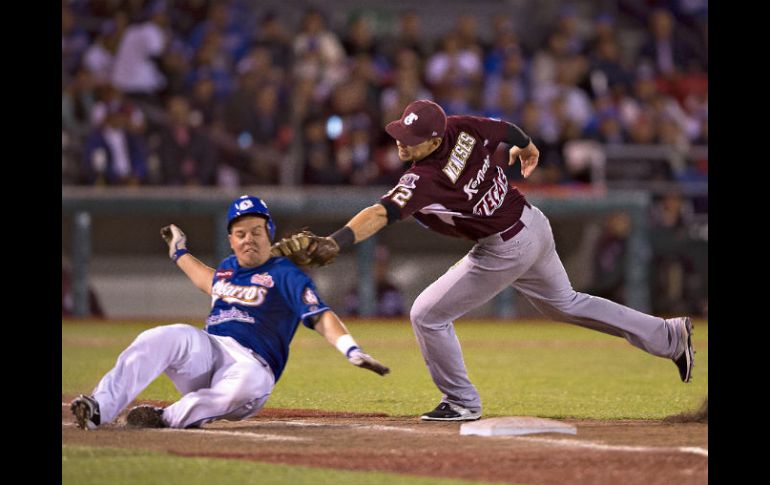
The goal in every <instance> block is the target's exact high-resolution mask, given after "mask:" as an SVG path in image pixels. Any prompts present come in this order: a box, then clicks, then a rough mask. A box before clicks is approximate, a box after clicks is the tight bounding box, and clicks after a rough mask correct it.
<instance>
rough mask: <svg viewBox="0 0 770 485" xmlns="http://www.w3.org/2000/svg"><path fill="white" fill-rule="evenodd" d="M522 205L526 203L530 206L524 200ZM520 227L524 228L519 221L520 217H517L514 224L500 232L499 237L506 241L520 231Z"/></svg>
mask: <svg viewBox="0 0 770 485" xmlns="http://www.w3.org/2000/svg"><path fill="white" fill-rule="evenodd" d="M524 205H526V206H527V207H529V208H531V207H532V206H531V205H529V202H526V201H525V202H524ZM522 229H524V223H523V222H521V219H519V220H518V221H516V224H514V225H512V226H511V227H509V228H508V229H506V230H505V231H503V232H501V233H500V239H502V240H503V241H507V240H509V239H511V238H513V236H515V235H516V234H518V233H519V232H521V230H522Z"/></svg>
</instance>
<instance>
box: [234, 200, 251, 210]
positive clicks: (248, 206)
mask: <svg viewBox="0 0 770 485" xmlns="http://www.w3.org/2000/svg"><path fill="white" fill-rule="evenodd" d="M252 207H254V203H253V202H251V201H250V200H244V201H243V202H241V203H240V204H238V210H241V211H245V210H246V209H251V208H252Z"/></svg>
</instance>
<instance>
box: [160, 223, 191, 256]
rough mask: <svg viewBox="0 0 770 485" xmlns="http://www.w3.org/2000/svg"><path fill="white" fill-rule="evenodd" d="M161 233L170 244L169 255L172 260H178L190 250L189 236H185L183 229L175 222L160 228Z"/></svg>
mask: <svg viewBox="0 0 770 485" xmlns="http://www.w3.org/2000/svg"><path fill="white" fill-rule="evenodd" d="M160 235H161V236H162V237H163V240H164V241H166V244H168V257H169V258H171V260H172V261H176V260H177V259H179V258H180V257H181V256H182V255H184V254H187V253H188V252H189V251H188V250H187V236H185V234H184V233H183V232H182V230H181V229H179V228H178V227H176V226H175V225H174V224H171V225H170V226H166V227H164V228H162V229H161V230H160Z"/></svg>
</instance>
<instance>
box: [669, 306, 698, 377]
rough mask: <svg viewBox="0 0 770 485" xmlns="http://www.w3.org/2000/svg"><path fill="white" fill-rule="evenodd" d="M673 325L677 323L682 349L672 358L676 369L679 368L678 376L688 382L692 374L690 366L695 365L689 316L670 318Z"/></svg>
mask: <svg viewBox="0 0 770 485" xmlns="http://www.w3.org/2000/svg"><path fill="white" fill-rule="evenodd" d="M671 322H672V323H673V324H674V325H679V334H680V336H681V337H680V338H681V339H682V343H683V346H684V350H682V353H681V354H680V355H679V357H677V358H675V359H673V361H674V364H676V367H677V369H679V378H680V379H682V382H690V377H691V376H692V367H693V365H695V358H694V355H693V354H694V353H695V352H694V351H693V349H692V322H691V321H690V317H679V318H672V319H671Z"/></svg>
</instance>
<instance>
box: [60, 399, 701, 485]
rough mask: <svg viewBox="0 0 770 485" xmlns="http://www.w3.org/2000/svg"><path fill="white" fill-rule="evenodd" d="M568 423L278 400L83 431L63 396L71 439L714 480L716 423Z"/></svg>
mask: <svg viewBox="0 0 770 485" xmlns="http://www.w3.org/2000/svg"><path fill="white" fill-rule="evenodd" d="M72 397H73V396H68V397H67V396H62V403H65V402H69V399H71V398H72ZM141 403H149V404H155V405H163V404H164V403H158V402H151V401H141ZM563 421H564V422H567V423H570V424H573V425H575V426H577V430H578V432H577V435H576V436H567V435H563V434H538V435H530V436H522V437H510V436H508V437H478V436H460V434H459V428H460V423H436V422H421V421H420V420H419V419H418V418H417V417H390V416H387V415H384V414H353V413H339V412H325V411H315V410H304V409H271V408H268V409H264V410H262V411H261V412H260V414H259V415H257V416H255V417H253V418H250V419H248V420H245V421H239V422H230V421H217V422H214V423H209V424H207V425H205V426H204V427H203V428H201V429H194V430H171V429H130V428H127V427H125V424H124V423H125V414H124V415H122V416H121V417H119V418H118V420H117V421H116V422H115V423H114V424H110V425H106V426H103V427H101V428H99V429H98V430H95V431H83V430H80V429H78V428H77V427H75V425H74V420H73V417H72V415H71V414H70V412H69V408H68V406H66V405H64V404H62V444H67V445H84V446H95V447H100V446H105V447H118V448H141V449H149V450H158V451H162V452H167V453H171V454H175V455H179V456H201V457H214V458H229V459H241V460H254V461H260V462H269V463H282V464H290V465H304V466H313V467H323V468H333V469H346V470H359V471H364V470H377V471H382V472H389V473H399V474H407V475H420V476H429V477H446V478H461V479H467V480H483V481H491V482H501V483H528V484H533V485H534V484H537V485H552V484H553V485H557V484H559V485H560V484H563V483H571V484H575V485H584V484H585V485H587V484H597V483H623V484H625V485H634V484H639V485H655V484H661V485H662V484H670V483H677V484H678V485H687V484H704V483H708V424H702V423H677V424H666V423H663V422H662V421H641V420H621V421H594V420H563Z"/></svg>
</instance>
